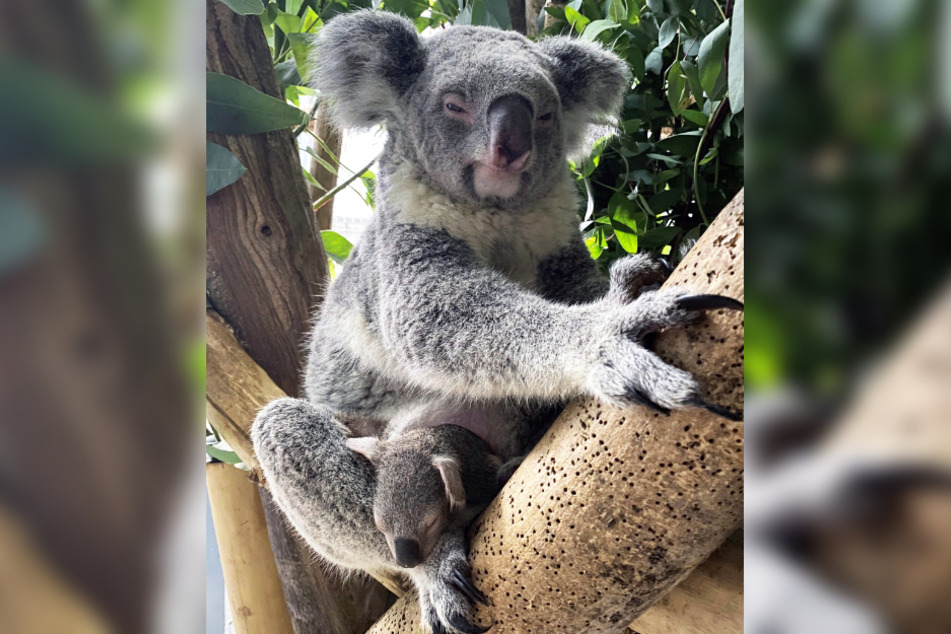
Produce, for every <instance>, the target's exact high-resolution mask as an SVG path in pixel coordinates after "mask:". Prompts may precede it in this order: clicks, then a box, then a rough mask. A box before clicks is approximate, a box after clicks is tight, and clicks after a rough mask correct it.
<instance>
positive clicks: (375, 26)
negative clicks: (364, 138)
mask: <svg viewBox="0 0 951 634" xmlns="http://www.w3.org/2000/svg"><path fill="white" fill-rule="evenodd" d="M315 55H316V64H315V72H314V86H315V87H316V88H317V89H318V90H319V91H320V92H321V94H323V95H324V96H326V97H327V98H329V100H330V102H331V104H332V106H333V113H334V116H335V118H336V120H337V122H338V123H340V124H341V125H343V126H344V127H357V128H359V127H367V126H372V125H376V124H378V123H385V124H386V126H387V129H388V130H389V132H390V142H389V144H388V145H387V152H386V153H385V156H384V157H383V161H384V164H385V165H386V166H388V167H393V166H395V164H396V163H398V162H400V161H409V162H411V163H412V164H413V165H414V166H415V167H416V168H417V169H418V171H420V172H422V173H423V174H424V176H425V177H426V178H427V179H428V180H429V181H430V182H431V183H432V184H433V185H434V186H436V187H437V188H439V189H441V190H443V191H444V192H445V193H446V194H448V195H449V196H450V197H452V198H453V199H455V200H457V201H467V202H473V203H476V204H479V205H486V204H488V205H495V206H498V207H502V208H508V209H517V208H519V207H520V206H522V205H525V204H527V203H531V202H532V201H534V200H537V199H538V198H539V197H540V196H542V195H544V194H545V193H547V191H548V190H549V189H550V187H551V185H552V184H553V182H554V181H555V180H556V179H557V178H561V177H563V176H564V174H565V169H566V167H565V157H566V155H583V154H584V153H586V150H587V147H586V142H587V141H589V140H590V138H591V137H592V134H591V132H592V131H593V129H594V128H595V127H596V126H600V125H602V124H605V123H611V122H612V120H614V119H615V118H616V116H617V114H618V112H619V111H620V109H621V104H622V101H623V97H624V93H625V91H626V89H627V88H628V86H629V85H630V84H629V71H628V68H627V66H626V65H625V64H624V62H623V61H621V60H620V59H619V58H618V57H617V56H615V55H614V54H613V53H610V52H608V51H605V50H604V49H602V48H601V47H600V46H598V45H597V44H593V43H590V42H582V41H579V40H578V39H575V38H569V37H563V36H558V37H551V38H547V39H544V40H541V41H539V42H537V43H534V42H531V41H529V40H528V39H526V38H525V37H523V36H521V35H519V34H517V33H513V32H511V31H500V30H498V29H492V28H487V27H467V26H460V27H453V28H451V29H446V30H445V31H440V32H439V33H438V34H436V35H434V36H432V37H427V38H422V39H421V38H420V37H419V36H418V35H417V33H416V29H415V27H414V26H413V23H412V22H410V21H409V20H407V19H405V18H401V17H399V16H397V15H394V14H392V13H386V12H373V11H368V10H364V11H356V12H354V13H349V14H344V15H340V16H337V17H335V18H334V19H333V20H330V22H328V23H327V25H326V26H325V27H324V28H323V30H322V31H321V35H320V41H319V43H318V46H317V49H316V53H315Z"/></svg>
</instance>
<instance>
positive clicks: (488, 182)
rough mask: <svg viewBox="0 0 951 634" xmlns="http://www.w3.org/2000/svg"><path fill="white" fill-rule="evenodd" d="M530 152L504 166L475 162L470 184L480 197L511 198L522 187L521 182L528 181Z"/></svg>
mask: <svg viewBox="0 0 951 634" xmlns="http://www.w3.org/2000/svg"><path fill="white" fill-rule="evenodd" d="M529 154H531V153H530V152H526V153H525V154H524V155H523V156H520V157H519V158H518V159H517V160H515V161H513V162H512V163H509V164H508V165H507V166H505V167H495V166H494V165H490V164H487V163H482V162H476V163H475V164H474V166H473V178H472V185H473V189H475V193H476V195H477V196H479V197H480V198H501V199H506V198H512V197H513V196H515V195H516V194H517V193H518V192H519V190H520V189H521V188H522V183H523V182H527V181H528V172H526V171H525V167H526V165H528V159H529Z"/></svg>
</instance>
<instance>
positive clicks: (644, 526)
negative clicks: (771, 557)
mask: <svg viewBox="0 0 951 634" xmlns="http://www.w3.org/2000/svg"><path fill="white" fill-rule="evenodd" d="M743 244H744V243H743V193H742V192H741V193H740V194H739V195H738V196H737V197H736V199H735V200H734V201H733V202H732V203H731V204H730V205H728V206H727V208H726V209H724V210H723V211H722V212H721V213H720V215H719V216H718V217H717V219H716V220H715V221H714V222H713V223H712V225H711V226H710V227H709V229H708V230H707V232H706V233H705V234H704V235H703V236H702V238H701V239H700V241H699V242H698V243H697V244H696V245H695V246H694V248H693V249H692V250H691V252H690V253H689V254H688V255H687V257H686V258H685V259H684V260H683V261H682V262H681V263H680V265H679V266H678V267H677V269H676V270H675V271H674V273H673V275H672V276H671V278H670V279H669V280H668V281H667V282H666V284H665V286H666V287H670V286H680V285H689V286H690V287H692V288H693V289H696V290H697V291H699V292H702V293H721V294H724V295H729V296H731V297H735V298H737V299H742V297H743V268H742V267H743ZM657 350H658V353H659V354H661V356H663V357H664V358H666V359H667V360H668V361H669V362H671V363H674V364H675V365H678V366H680V367H683V368H685V369H687V370H690V371H691V372H693V373H694V375H695V376H696V377H697V379H698V381H699V382H700V383H701V385H702V386H703V388H704V392H705V394H706V396H707V397H708V398H709V400H711V401H713V402H715V403H717V404H718V405H721V406H724V407H727V408H729V409H731V410H733V411H742V405H743V317H742V315H741V314H739V313H736V312H728V311H723V310H719V311H713V312H712V313H710V314H709V315H708V316H707V318H706V319H705V320H704V321H703V322H702V323H700V324H697V325H695V326H692V327H689V328H686V329H677V330H672V331H669V332H665V333H662V334H661V336H660V337H659V338H658V343H657ZM742 509H743V424H742V423H737V422H731V421H728V420H725V419H723V418H721V417H719V416H715V415H713V414H710V413H709V412H707V411H705V410H699V409H691V410H682V411H676V412H673V413H672V414H671V415H670V416H664V415H662V414H658V413H656V412H651V411H649V410H645V409H643V408H637V409H630V410H617V409H614V408H612V407H609V406H607V405H605V404H603V403H600V402H598V401H595V400H592V399H579V400H576V401H574V402H573V403H571V404H570V405H569V406H568V408H567V409H566V410H565V412H563V413H562V415H561V416H560V417H559V419H558V420H557V421H556V422H555V424H554V425H553V427H552V429H551V430H550V431H549V432H548V434H546V436H545V437H544V438H543V439H542V440H541V442H539V444H538V445H537V446H536V447H535V449H534V450H533V451H532V452H531V453H530V454H529V455H528V457H527V458H526V459H525V461H524V462H523V463H522V465H521V467H520V468H519V469H518V471H516V473H515V475H514V476H513V477H512V479H511V480H509V482H508V484H506V486H505V488H504V489H503V490H502V492H501V493H500V494H499V496H498V497H497V498H496V499H495V501H493V502H492V504H491V505H490V506H489V508H488V509H486V511H485V513H483V514H482V516H481V517H480V518H479V519H478V520H477V521H476V523H475V524H474V526H473V527H472V531H471V533H470V538H471V539H470V541H471V552H470V561H471V563H472V568H473V580H474V582H475V584H476V585H477V586H478V587H479V588H480V589H481V590H482V591H483V592H485V593H486V594H487V595H488V597H489V599H490V601H491V603H492V606H491V607H489V608H483V609H481V610H480V612H479V621H480V622H481V623H482V624H483V625H488V624H494V625H493V630H492V631H493V634H506V633H509V632H512V633H516V632H545V633H546V634H556V633H559V632H565V633H570V634H584V633H587V632H590V633H595V632H597V633H598V634H607V633H616V632H622V631H624V630H625V629H627V628H628V625H629V624H630V623H631V622H632V621H633V620H634V619H635V618H637V617H638V616H640V615H641V614H642V613H644V612H645V611H646V610H647V609H648V608H649V607H650V606H651V605H653V604H654V603H656V602H657V600H658V599H660V597H661V596H663V595H664V594H665V593H666V592H667V591H669V590H670V589H671V588H672V587H674V586H675V585H676V584H677V583H678V582H680V581H681V580H683V579H684V578H685V577H686V576H687V575H688V574H690V572H691V571H692V570H693V569H694V568H695V567H696V566H698V565H699V564H700V563H701V562H702V561H704V560H705V559H706V558H707V557H708V556H709V555H710V553H712V552H713V551H714V550H715V549H716V548H717V547H719V546H720V544H721V543H722V542H723V541H724V539H726V537H727V536H728V535H729V534H730V533H732V532H733V531H735V530H736V529H737V527H738V526H739V524H740V521H741V519H742ZM418 612H419V610H418V605H417V604H416V601H415V598H414V597H412V596H410V595H407V596H405V597H403V599H401V600H400V601H398V602H397V604H396V605H395V606H394V608H393V609H391V610H390V611H389V612H388V613H387V614H386V615H385V616H384V617H383V618H382V619H381V620H380V621H379V622H377V623H376V625H374V627H373V629H372V630H371V632H374V633H376V634H381V633H383V632H416V631H417V630H418V627H419V626H418V624H419V613H418ZM710 627H711V629H713V628H716V627H718V625H717V624H716V623H712V624H710Z"/></svg>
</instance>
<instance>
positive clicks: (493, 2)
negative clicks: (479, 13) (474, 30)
mask: <svg viewBox="0 0 951 634" xmlns="http://www.w3.org/2000/svg"><path fill="white" fill-rule="evenodd" d="M485 7H486V9H487V10H488V12H489V15H490V16H492V22H493V24H491V26H497V27H498V28H500V29H506V30H511V28H512V16H511V15H509V5H508V2H506V1H505V0H485Z"/></svg>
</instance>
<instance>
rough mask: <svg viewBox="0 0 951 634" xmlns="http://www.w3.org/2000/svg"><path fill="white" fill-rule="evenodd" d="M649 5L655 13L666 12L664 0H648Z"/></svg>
mask: <svg viewBox="0 0 951 634" xmlns="http://www.w3.org/2000/svg"><path fill="white" fill-rule="evenodd" d="M647 7H648V8H649V9H650V10H651V12H653V14H654V15H661V14H663V13H664V0H647Z"/></svg>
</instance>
